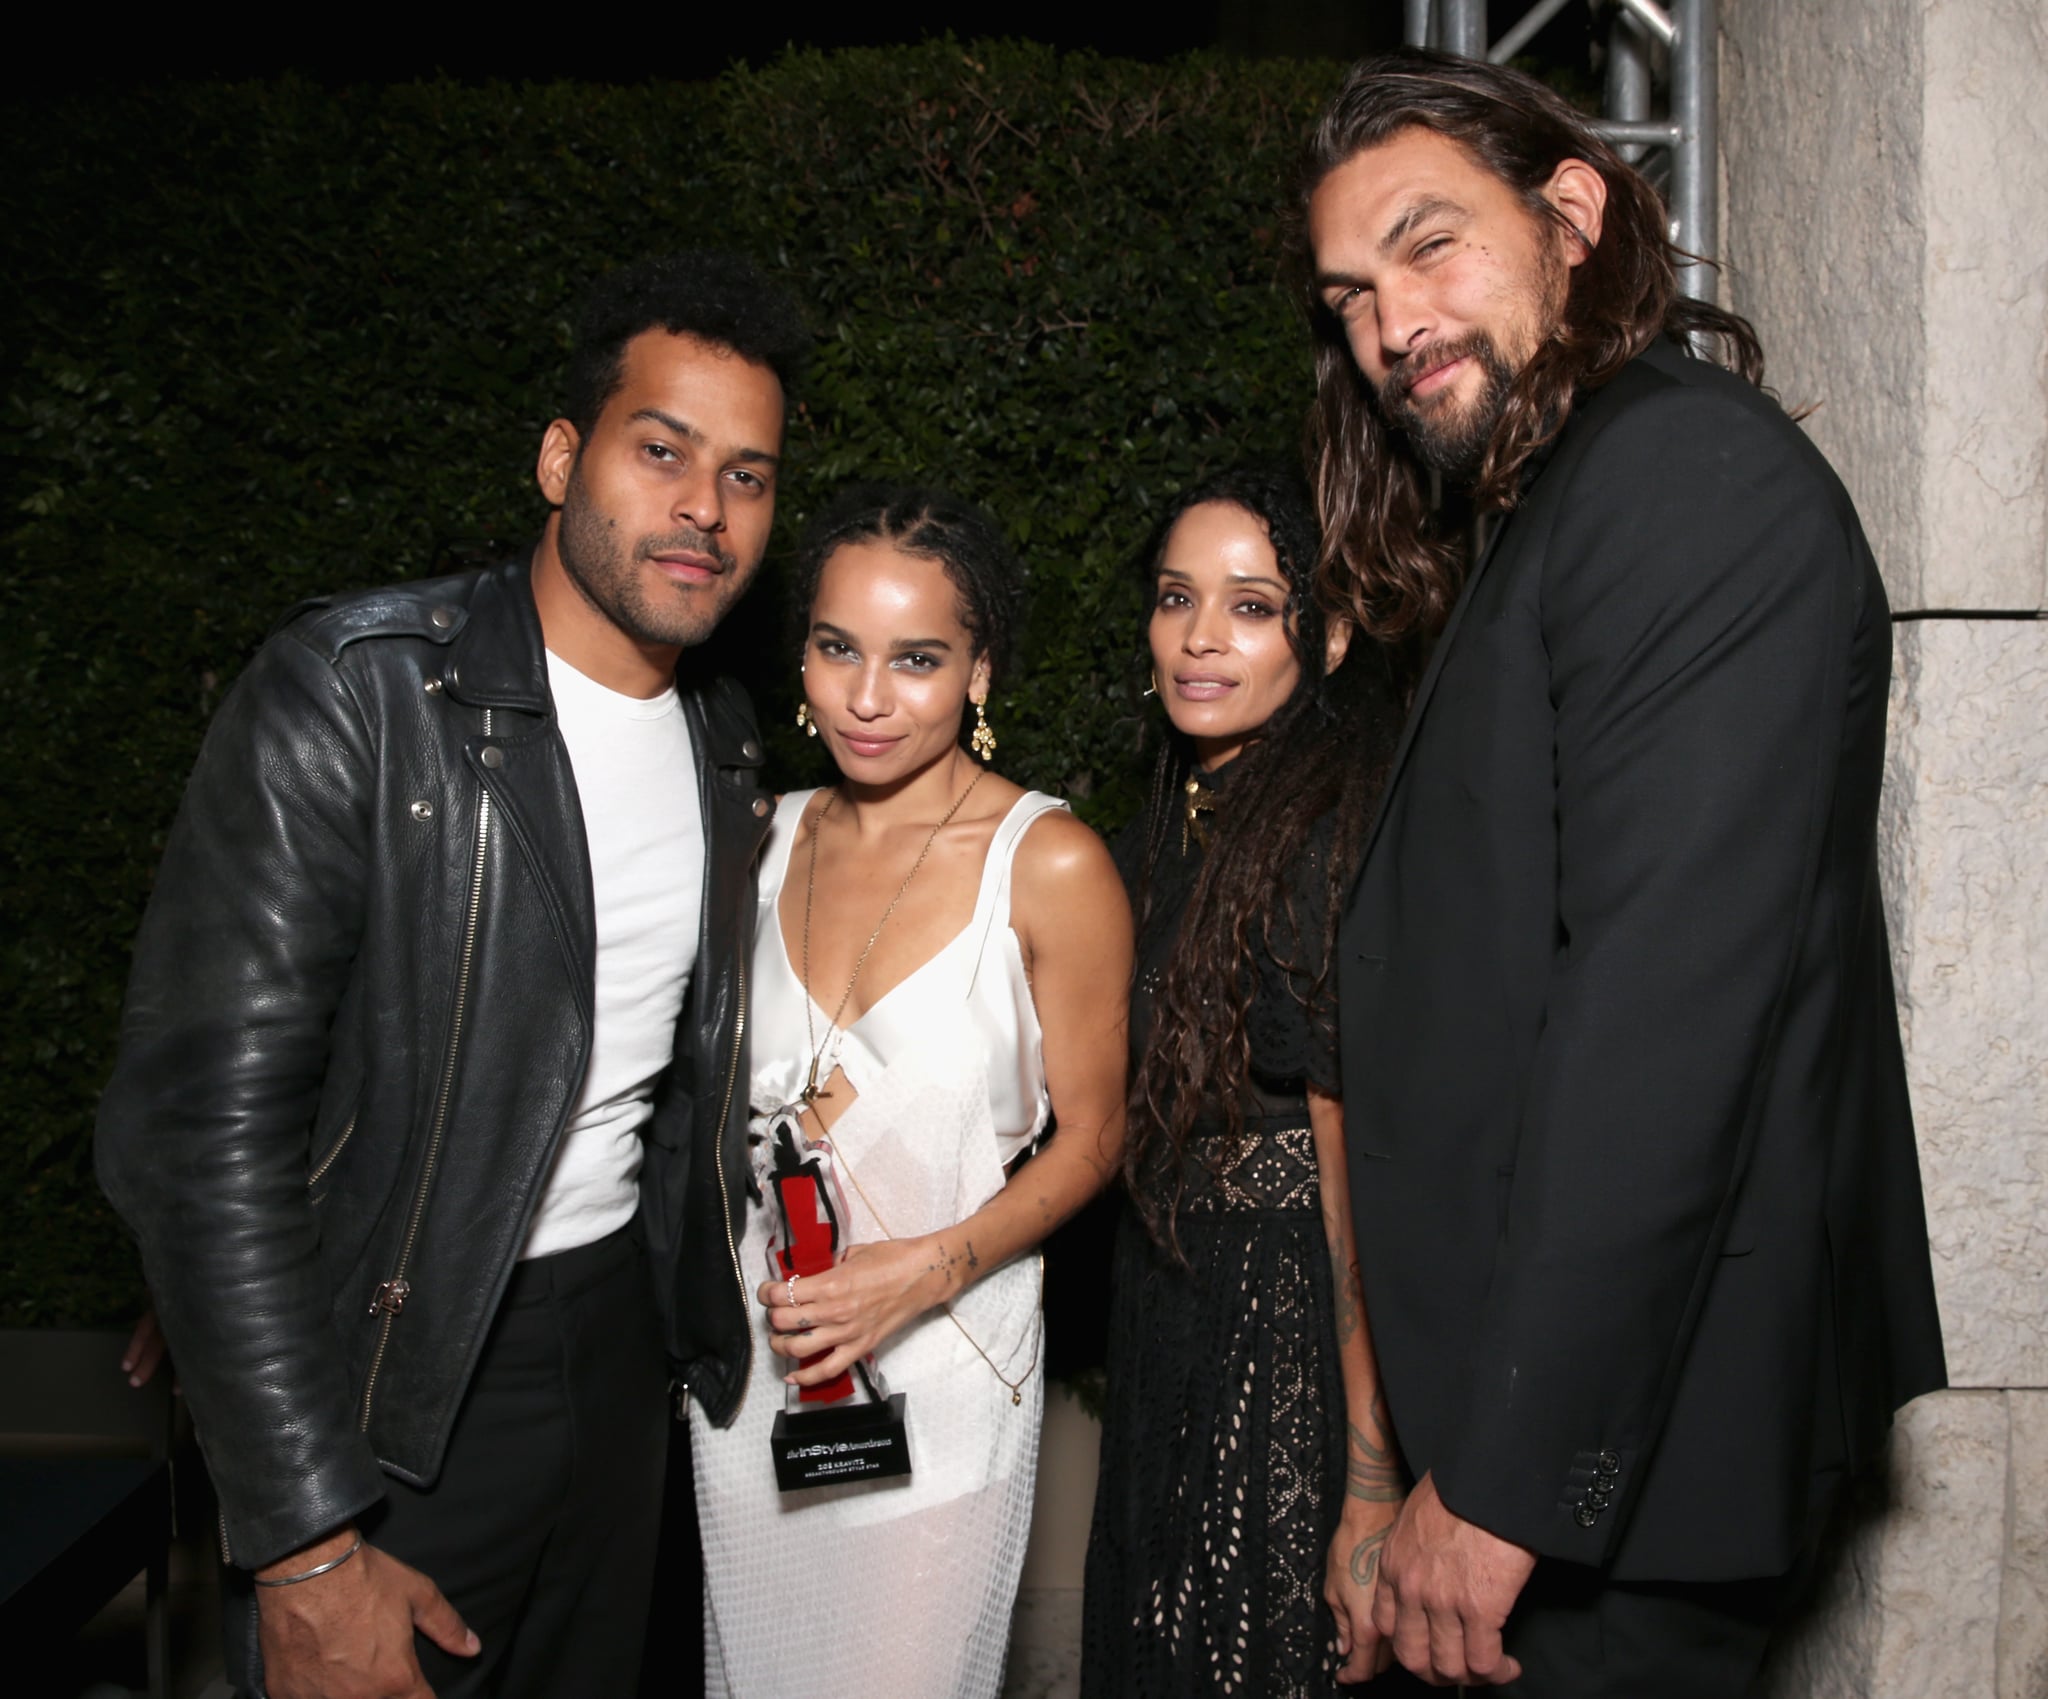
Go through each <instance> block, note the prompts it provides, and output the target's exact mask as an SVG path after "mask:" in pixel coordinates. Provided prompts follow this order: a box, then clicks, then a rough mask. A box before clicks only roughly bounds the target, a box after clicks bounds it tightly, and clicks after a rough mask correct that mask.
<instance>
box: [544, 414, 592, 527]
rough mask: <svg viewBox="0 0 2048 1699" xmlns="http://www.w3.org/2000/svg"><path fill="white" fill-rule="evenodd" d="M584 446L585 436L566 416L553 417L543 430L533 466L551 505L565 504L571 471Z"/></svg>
mask: <svg viewBox="0 0 2048 1699" xmlns="http://www.w3.org/2000/svg"><path fill="white" fill-rule="evenodd" d="M582 447H583V439H582V438H581V437H580V436H578V435H577V434H576V427H575V426H574V425H572V424H570V423H569V421H568V420H567V419H556V420H554V421H552V422H551V423H550V424H549V426H548V428H547V429H546V430H545V431H543V432H542V433H541V438H540V460H539V461H538V462H537V463H536V464H535V466H534V468H533V481H534V482H535V483H536V484H538V485H540V493H541V494H542V495H544V496H546V497H547V499H548V502H549V504H550V505H551V506H554V507H560V506H561V505H562V498H563V496H565V495H566V494H567V493H568V490H569V473H570V471H571V469H572V468H573V467H574V466H575V464H576V456H577V454H578V452H579V451H580V450H581V449H582Z"/></svg>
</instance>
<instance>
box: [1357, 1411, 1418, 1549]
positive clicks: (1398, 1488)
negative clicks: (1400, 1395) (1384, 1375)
mask: <svg viewBox="0 0 2048 1699" xmlns="http://www.w3.org/2000/svg"><path fill="white" fill-rule="evenodd" d="M1366 1423H1367V1426H1369V1427H1370V1428H1371V1429H1372V1432H1371V1433H1370V1434H1368V1433H1367V1432H1366V1431H1365V1430H1364V1429H1363V1428H1361V1427H1359V1425H1358V1424H1357V1423H1356V1422H1352V1421H1347V1422H1346V1423H1345V1424H1344V1429H1345V1433H1346V1435H1347V1436H1348V1440H1349V1443H1348V1444H1347V1445H1346V1446H1345V1448H1344V1493H1345V1496H1346V1497H1347V1498H1357V1499H1364V1500H1365V1501H1366V1502H1367V1503H1370V1504H1398V1503H1399V1502H1400V1501H1401V1498H1402V1495H1403V1492H1404V1488H1403V1487H1402V1485H1401V1462H1400V1459H1399V1458H1397V1457H1396V1456H1395V1455H1394V1447H1393V1443H1392V1441H1391V1440H1389V1439H1388V1437H1387V1429H1388V1428H1389V1426H1390V1425H1391V1424H1390V1422H1389V1420H1388V1417H1387V1401H1386V1399H1385V1398H1384V1397H1383V1396H1381V1395H1380V1394H1379V1393H1377V1392H1376V1393H1374V1394H1373V1399H1372V1410H1371V1412H1370V1413H1369V1414H1368V1415H1367V1417H1366ZM1373 1561H1374V1562H1375V1563H1377V1562H1378V1561H1379V1559H1378V1557H1377V1556H1375V1557H1374V1559H1373ZM1355 1562H1356V1558H1355V1554H1354V1566H1355Z"/></svg>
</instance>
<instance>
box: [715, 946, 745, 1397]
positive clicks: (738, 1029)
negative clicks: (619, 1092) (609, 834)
mask: <svg viewBox="0 0 2048 1699" xmlns="http://www.w3.org/2000/svg"><path fill="white" fill-rule="evenodd" d="M749 953H750V952H749V951H748V950H747V949H746V948H745V947H744V946H742V947H741V948H740V950H739V951H738V952H737V954H738V956H739V976H738V977H739V1012H738V1014H737V1015H736V1017H735V1018H734V1020H733V1023H732V1066H731V1067H730V1068H728V1069H727V1070H726V1075H725V1099H724V1101H723V1102H722V1103H721V1104H720V1105H719V1111H718V1139H717V1142H716V1143H715V1144H714V1145H713V1147H712V1148H713V1150H714V1151H715V1152H716V1153H717V1158H718V1160H717V1163H716V1166H717V1169H718V1213H719V1216H720V1218H721V1219H722V1220H723V1221H724V1222H725V1249H726V1254H727V1255H728V1256H730V1257H731V1258H732V1279H733V1285H734V1286H736V1287H737V1288H738V1289H739V1295H740V1317H741V1320H742V1322H743V1324H744V1325H743V1326H742V1327H741V1329H740V1336H741V1337H742V1338H743V1339H745V1340H746V1342H747V1352H746V1356H745V1357H743V1358H742V1359H741V1361H740V1402H741V1403H745V1402H746V1397H747V1382H748V1380H749V1379H750V1378H751V1377H752V1375H753V1372H754V1327H753V1314H752V1312H751V1311H750V1310H749V1309H748V1308H747V1277H746V1276H745V1275H744V1274H742V1273H741V1272H740V1252H739V1247H738V1246H737V1245H735V1244H734V1243H733V1238H732V1197H731V1195H730V1193H729V1192H728V1191H727V1189H726V1184H725V1129H726V1127H727V1126H728V1125H730V1124H731V1121H732V1094H733V1088H734V1087H735V1086H736V1085H738V1084H739V1078H740V1043H741V1040H742V1039H743V1038H745V1036H746V1031H747V956H748V955H749Z"/></svg>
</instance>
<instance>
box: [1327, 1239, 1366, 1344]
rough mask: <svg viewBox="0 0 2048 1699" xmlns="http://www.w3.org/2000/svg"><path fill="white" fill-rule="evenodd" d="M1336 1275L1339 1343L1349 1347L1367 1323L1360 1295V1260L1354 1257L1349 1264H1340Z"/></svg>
mask: <svg viewBox="0 0 2048 1699" xmlns="http://www.w3.org/2000/svg"><path fill="white" fill-rule="evenodd" d="M1332 1260H1333V1261H1335V1260H1336V1259H1334V1258H1333V1259H1332ZM1336 1275H1337V1343H1338V1344H1339V1345H1349V1344H1350V1343H1351V1341H1352V1339H1353V1338H1355V1337H1356V1336H1357V1333H1358V1330H1359V1328H1360V1327H1362V1326H1363V1325H1364V1323H1365V1303H1364V1300H1363V1299H1362V1298H1361V1297H1360V1295H1359V1294H1360V1292H1361V1290H1362V1287H1361V1283H1360V1281H1359V1278H1358V1259H1357V1258H1356V1257H1353V1258H1352V1259H1351V1260H1350V1261H1349V1262H1348V1263H1347V1262H1338V1263H1337V1267H1336Z"/></svg>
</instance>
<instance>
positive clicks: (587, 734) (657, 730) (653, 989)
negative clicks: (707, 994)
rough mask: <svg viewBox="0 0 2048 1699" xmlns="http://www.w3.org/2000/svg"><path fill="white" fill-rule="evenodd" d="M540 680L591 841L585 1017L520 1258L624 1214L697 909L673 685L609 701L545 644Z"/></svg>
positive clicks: (570, 1241)
mask: <svg viewBox="0 0 2048 1699" xmlns="http://www.w3.org/2000/svg"><path fill="white" fill-rule="evenodd" d="M548 684H549V687H550V689H551V690H552V691H553V694H554V699H555V718H556V721H557V723H558V724H559V725H560V727H561V732H562V741H563V742H564V743H565V744H567V745H568V748H569V765H570V766H571V768H572V769H573V770H574V771H575V774H576V794H577V796H578V797H579V798H580V799H581V801H582V805H583V832H584V837H585V838H586V840H587V841H588V843H589V846H590V879H591V885H592V888H593V890H594V892H595V895H596V899H597V994H596V1001H595V1006H596V1011H597V1025H596V1030H595V1031H594V1033H593V1034H592V1036H591V1044H590V1065H589V1067H588V1068H587V1069H586V1071H585V1072H584V1075H583V1089H582V1091H581V1092H580V1093H579V1094H578V1095H577V1098H576V1105H575V1108H574V1109H573V1110H572V1111H571V1112H570V1116H569V1125H568V1128H567V1130H566V1131H565V1132H564V1133H563V1135H562V1143H561V1147H560V1149H559V1150H558V1152H557V1153H556V1156H555V1165H554V1168H553V1169H552V1170H551V1171H550V1173H549V1175H548V1183H547V1190H546V1191H545V1192H544V1193H543V1194H542V1196H541V1200H540V1208H539V1210H538V1211H537V1212H536V1214H535V1215H534V1218H533V1226H532V1228H531V1229H530V1230H529V1232H528V1233H527V1235H526V1247H525V1249H524V1250H523V1251H521V1253H520V1255H521V1256H527V1257H538V1256H548V1255H551V1254H553V1253H554V1252H556V1251H566V1250H571V1249H573V1248H574V1247H576V1246H577V1245H587V1244H590V1243H592V1242H593V1241H595V1240H598V1239H602V1238H603V1237H604V1236H605V1235H606V1234H607V1233H611V1232H614V1231H616V1230H617V1229H618V1228H621V1227H623V1226H625V1225H626V1223H627V1222H629V1221H631V1220H632V1219H633V1213H634V1210H635V1208H636V1207H637V1205H638V1184H639V1178H640V1138H641V1130H642V1128H643V1127H644V1126H645V1124H646V1121H647V1117H648V1114H649V1112H650V1109H651V1106H652V1102H653V1095H654V1082H655V1081H656V1080H657V1079H658V1078H660V1076H661V1071H662V1070H663V1069H664V1068H666V1067H667V1066H668V1064H669V1058H670V1057H671V1055H672V1054H673V1053H674V1050H675V1032H676V1016H677V1015H678V1013H680V1011H681V1009H682V1006H683V993H684V992H685V991H687V990H688V989H689V985H690V972H691V969H692V968H694V967H695V966H696V962H697V924H698V916H699V914H700V913H701V911H702V909H703V906H704V822H703V818H702V815H701V814H700V812H699V809H698V805H697V765H696V758H695V755H694V753H693V751H692V750H691V748H690V729H689V725H688V723H687V722H686V721H685V720H684V718H683V705H682V703H681V701H680V700H678V698H677V696H676V693H675V690H674V689H673V688H670V689H669V690H667V691H665V692H663V694H661V695H660V696H655V697H648V698H641V697H637V696H621V695H620V694H619V693H618V692H617V691H616V690H608V689H606V688H605V686H603V685H601V684H599V683H597V682H596V680H594V679H590V678H586V677H585V676H584V675H583V674H582V673H580V672H578V671H577V670H576V669H575V668H574V667H572V666H570V665H569V663H568V662H567V661H564V660H562V659H561V658H560V657H559V656H557V655H555V654H554V653H552V652H550V653H549V655H548Z"/></svg>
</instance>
